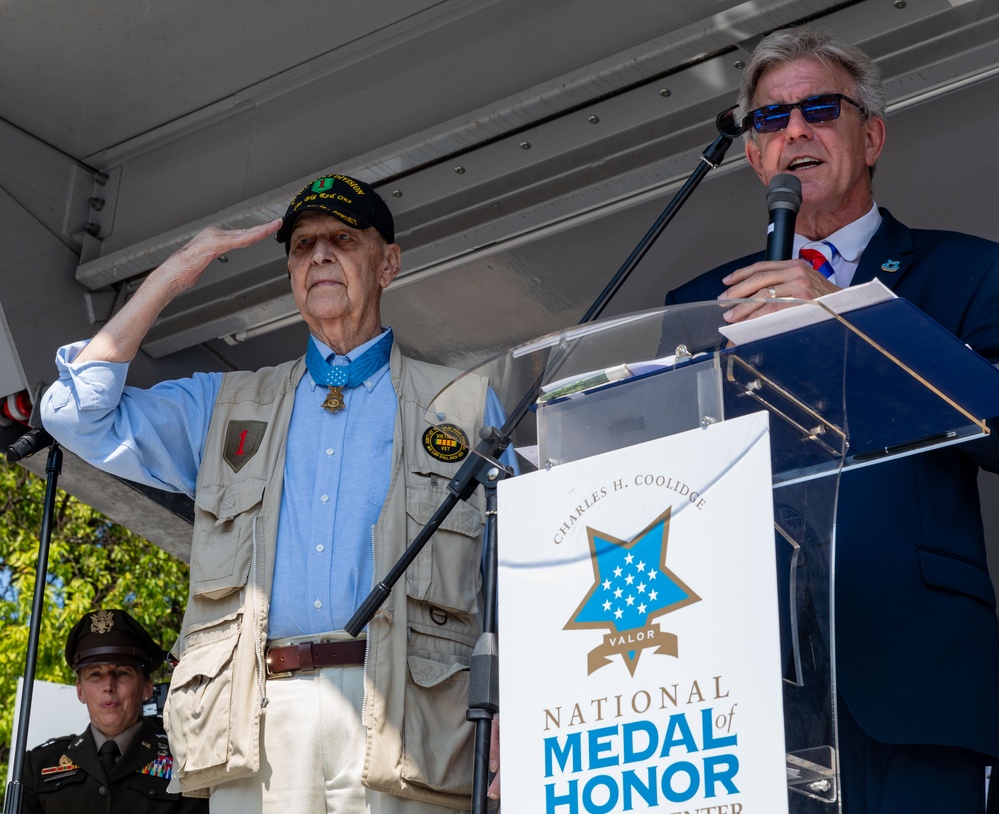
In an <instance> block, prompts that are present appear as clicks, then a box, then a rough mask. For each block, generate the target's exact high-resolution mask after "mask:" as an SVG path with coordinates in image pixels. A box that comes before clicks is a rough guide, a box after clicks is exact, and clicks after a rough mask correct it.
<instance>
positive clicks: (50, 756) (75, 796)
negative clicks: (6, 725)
mask: <svg viewBox="0 0 999 814" xmlns="http://www.w3.org/2000/svg"><path fill="white" fill-rule="evenodd" d="M172 765H173V756H172V755H171V753H170V747H169V744H168V743H167V736H166V733H164V731H163V727H162V726H161V725H160V722H159V720H158V719H154V718H144V719H143V721H142V728H141V729H139V731H138V732H137V733H136V734H135V737H134V738H133V739H132V743H131V744H130V745H129V747H128V751H127V752H125V754H124V755H122V756H121V758H120V759H119V761H118V763H117V764H115V767H114V769H113V770H112V772H111V776H110V778H107V777H105V776H104V768H103V766H101V760H100V758H99V757H98V755H97V746H96V744H95V743H94V737H93V735H92V734H91V731H90V728H89V727H88V728H87V729H86V730H85V731H84V732H83V734H82V735H69V736H67V737H64V738H55V739H53V740H50V741H48V742H47V743H43V744H42V745H41V746H38V747H36V748H35V749H32V750H31V751H30V752H28V754H27V755H26V758H25V764H24V774H23V776H22V779H23V783H24V808H23V811H24V814H42V812H44V814H175V812H176V813H178V814H179V813H180V812H183V814H206V812H207V811H208V802H207V800H195V799H191V798H185V797H181V796H180V795H179V794H171V793H169V792H167V784H168V783H169V782H170V774H171V768H172Z"/></svg>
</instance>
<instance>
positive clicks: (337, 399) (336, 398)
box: [323, 385, 346, 413]
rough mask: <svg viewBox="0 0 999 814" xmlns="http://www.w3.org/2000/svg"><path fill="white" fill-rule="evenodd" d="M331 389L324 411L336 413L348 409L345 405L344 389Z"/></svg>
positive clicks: (327, 395)
mask: <svg viewBox="0 0 999 814" xmlns="http://www.w3.org/2000/svg"><path fill="white" fill-rule="evenodd" d="M329 388H330V392H329V393H327V394H326V400H325V401H323V409H324V410H329V411H330V412H331V413H335V412H336V411H337V410H342V409H343V408H344V407H346V405H345V404H344V403H343V387H333V385H329Z"/></svg>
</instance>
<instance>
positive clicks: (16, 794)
mask: <svg viewBox="0 0 999 814" xmlns="http://www.w3.org/2000/svg"><path fill="white" fill-rule="evenodd" d="M47 444H52V448H51V449H50V450H49V457H48V460H47V461H46V463H45V473H46V475H47V480H46V483H45V501H44V504H43V511H42V528H41V535H40V537H39V545H38V564H37V565H36V566H35V594H34V598H33V599H32V602H31V622H30V624H29V626H28V652H27V655H26V658H25V665H24V682H23V685H22V686H21V705H20V707H19V708H18V719H17V739H16V741H15V743H14V750H13V751H14V756H13V759H12V760H11V764H10V765H11V772H10V777H11V780H10V782H9V783H8V784H7V792H6V795H5V796H4V804H3V810H4V812H5V813H6V814H21V810H22V808H23V805H24V784H23V783H22V781H21V777H22V775H23V773H24V755H25V752H26V747H27V743H28V722H29V719H30V717H31V695H32V690H33V689H34V683H35V665H36V663H37V661H38V637H39V632H40V630H41V627H42V608H43V606H44V602H45V581H46V577H47V575H48V565H49V542H50V541H51V539H52V518H53V515H54V513H55V511H54V510H55V498H56V485H57V483H58V481H59V473H60V472H61V471H62V448H61V447H60V446H59V444H57V443H56V442H55V441H54V440H53V439H52V436H51V435H49V434H48V433H47V432H45V430H43V429H41V428H38V429H34V430H31V431H30V432H27V433H25V434H24V435H22V436H21V438H19V439H18V440H17V441H15V442H14V443H13V444H12V445H11V447H10V449H8V451H7V460H8V461H10V462H11V463H14V462H16V461H19V460H21V459H22V458H27V457H30V456H31V455H33V454H34V453H35V452H37V451H38V450H40V449H43V448H44V447H45V446H46V445H47Z"/></svg>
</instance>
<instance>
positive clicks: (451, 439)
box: [423, 424, 469, 463]
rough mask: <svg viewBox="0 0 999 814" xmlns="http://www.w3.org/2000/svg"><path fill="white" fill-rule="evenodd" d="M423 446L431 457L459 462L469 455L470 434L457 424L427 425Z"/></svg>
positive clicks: (449, 461)
mask: <svg viewBox="0 0 999 814" xmlns="http://www.w3.org/2000/svg"><path fill="white" fill-rule="evenodd" d="M423 448H424V449H425V450H426V451H427V454H428V455H430V457H431V458H436V459H437V460H438V461H447V462H448V463H457V462H458V461H461V460H463V459H464V458H466V457H468V450H469V446H468V436H467V435H465V431H464V430H463V429H461V427H458V426H456V425H455V424H441V425H440V426H437V427H427V431H426V432H425V433H423Z"/></svg>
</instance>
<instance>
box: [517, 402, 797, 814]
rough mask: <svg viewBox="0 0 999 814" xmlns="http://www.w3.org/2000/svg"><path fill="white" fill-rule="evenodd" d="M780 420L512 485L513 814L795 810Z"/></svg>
mask: <svg viewBox="0 0 999 814" xmlns="http://www.w3.org/2000/svg"><path fill="white" fill-rule="evenodd" d="M768 420H769V417H768V415H767V414H766V413H756V414H753V415H748V416H745V417H741V418H737V419H733V420H731V421H726V422H723V423H718V424H715V425H711V426H707V427H705V428H704V429H696V430H692V431H688V432H684V433H680V434H677V435H672V436H669V437H667V438H660V439H657V440H654V441H649V442H646V443H643V444H640V445H637V446H633V447H628V448H624V449H618V450H614V451H611V452H606V453H604V454H601V455H597V456H593V457H589V458H585V459H582V460H579V461H574V462H571V463H567V464H565V465H562V466H558V467H555V468H552V469H551V470H548V471H545V470H541V471H537V472H534V473H530V474H525V475H523V476H521V477H518V478H515V479H512V480H508V481H505V482H503V483H501V484H500V488H499V510H500V513H501V516H502V518H503V522H502V523H500V527H499V597H500V600H499V636H500V639H499V650H500V653H501V659H500V698H501V704H502V710H503V711H502V714H501V721H502V740H501V750H502V751H501V765H502V772H501V777H502V778H503V788H502V799H503V806H504V808H508V809H509V810H511V811H531V812H547V814H583V812H586V813H587V814H597V813H598V812H611V811H633V810H634V811H643V810H651V811H662V812H680V811H683V812H690V811H699V810H700V811H708V810H710V811H713V812H722V811H724V812H729V813H730V814H737V813H738V812H742V811H745V812H747V814H748V812H750V811H766V812H768V813H769V814H774V813H777V812H782V811H783V812H786V811H787V810H788V801H787V779H786V771H785V744H784V727H783V711H782V695H781V676H780V668H779V665H780V655H779V651H780V644H779V635H778V627H779V626H778V612H777V601H776V598H775V597H776V595H777V590H776V585H775V583H776V565H775V549H774V531H773V529H774V526H773V502H772V496H771V486H770V484H771V469H770V445H769V430H768ZM725 806H727V808H726V807H725Z"/></svg>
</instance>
